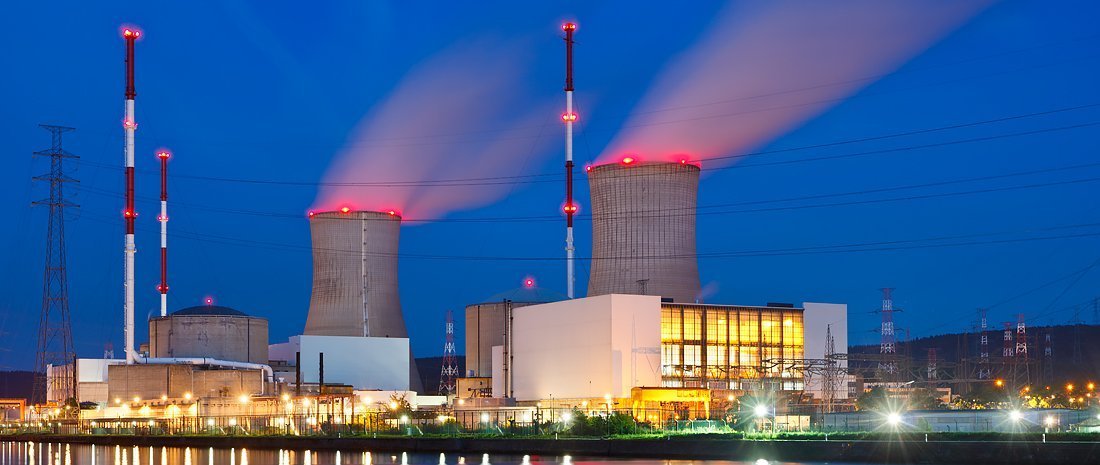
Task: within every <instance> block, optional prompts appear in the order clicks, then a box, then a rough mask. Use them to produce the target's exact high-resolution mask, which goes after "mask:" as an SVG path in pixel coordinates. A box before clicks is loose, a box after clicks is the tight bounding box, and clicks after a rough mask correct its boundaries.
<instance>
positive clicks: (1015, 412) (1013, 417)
mask: <svg viewBox="0 0 1100 465" xmlns="http://www.w3.org/2000/svg"><path fill="white" fill-rule="evenodd" d="M1023 417H1024V415H1023V414H1022V413H1020V411H1019V410H1013V411H1011V412H1008V418H1009V419H1010V420H1012V421H1014V422H1018V421H1020V419H1021V418H1023Z"/></svg>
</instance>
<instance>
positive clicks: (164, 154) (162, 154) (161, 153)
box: [157, 150, 172, 158]
mask: <svg viewBox="0 0 1100 465" xmlns="http://www.w3.org/2000/svg"><path fill="white" fill-rule="evenodd" d="M171 156H172V154H171V153H169V152H168V151H167V150H161V151H159V152H157V158H168V157H171Z"/></svg>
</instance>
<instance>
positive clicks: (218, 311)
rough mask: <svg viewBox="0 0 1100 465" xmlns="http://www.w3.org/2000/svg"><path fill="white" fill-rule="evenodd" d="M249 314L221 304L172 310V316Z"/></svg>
mask: <svg viewBox="0 0 1100 465" xmlns="http://www.w3.org/2000/svg"><path fill="white" fill-rule="evenodd" d="M204 315H206V316H248V315H247V314H245V313H244V312H242V311H240V310H234V309H232V308H229V307H222V306H221V305H196V306H194V307H187V308H182V309H179V310H176V311H174V312H172V316H204Z"/></svg>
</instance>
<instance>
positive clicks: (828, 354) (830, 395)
mask: <svg viewBox="0 0 1100 465" xmlns="http://www.w3.org/2000/svg"><path fill="white" fill-rule="evenodd" d="M838 371H839V370H837V363H836V340H835V339H833V325H826V326H825V373H824V376H823V377H822V380H821V382H822V386H821V391H822V397H824V398H825V399H824V401H825V405H824V412H823V413H832V412H833V404H834V403H836V390H837V384H838V383H837V378H838V375H839V373H838Z"/></svg>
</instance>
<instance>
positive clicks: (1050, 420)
mask: <svg viewBox="0 0 1100 465" xmlns="http://www.w3.org/2000/svg"><path fill="white" fill-rule="evenodd" d="M1043 424H1044V425H1047V426H1048V427H1050V426H1054V417H1052V416H1050V415H1047V417H1046V418H1044V419H1043Z"/></svg>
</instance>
